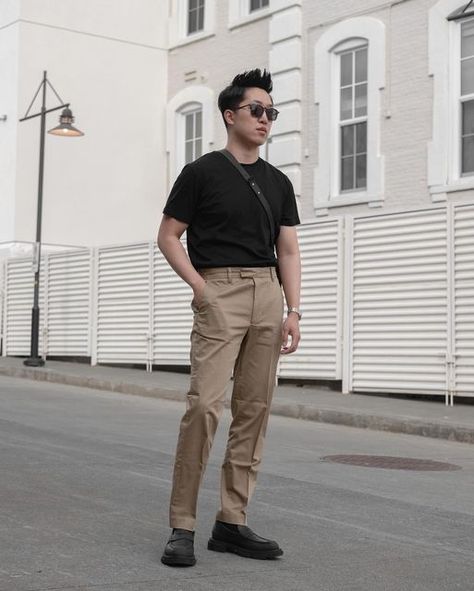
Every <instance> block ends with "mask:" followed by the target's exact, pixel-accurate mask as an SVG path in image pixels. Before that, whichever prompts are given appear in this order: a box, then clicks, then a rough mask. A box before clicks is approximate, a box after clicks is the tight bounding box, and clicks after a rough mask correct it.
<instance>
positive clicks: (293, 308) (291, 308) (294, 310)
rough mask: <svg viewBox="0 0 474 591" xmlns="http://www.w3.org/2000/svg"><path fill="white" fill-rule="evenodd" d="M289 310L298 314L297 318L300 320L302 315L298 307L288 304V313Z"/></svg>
mask: <svg viewBox="0 0 474 591" xmlns="http://www.w3.org/2000/svg"><path fill="white" fill-rule="evenodd" d="M290 312H294V313H295V314H298V319H299V320H301V318H302V317H303V314H302V313H301V311H300V309H299V308H295V307H294V306H290V307H289V308H288V314H289V313H290Z"/></svg>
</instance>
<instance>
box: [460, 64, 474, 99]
mask: <svg viewBox="0 0 474 591" xmlns="http://www.w3.org/2000/svg"><path fill="white" fill-rule="evenodd" d="M471 92H474V58H468V59H465V60H463V61H462V62H461V94H462V95H464V94H470V93H471Z"/></svg>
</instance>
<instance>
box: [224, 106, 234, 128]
mask: <svg viewBox="0 0 474 591" xmlns="http://www.w3.org/2000/svg"><path fill="white" fill-rule="evenodd" d="M234 117H235V113H234V111H232V109H226V110H225V111H224V119H225V122H226V123H227V125H234Z"/></svg>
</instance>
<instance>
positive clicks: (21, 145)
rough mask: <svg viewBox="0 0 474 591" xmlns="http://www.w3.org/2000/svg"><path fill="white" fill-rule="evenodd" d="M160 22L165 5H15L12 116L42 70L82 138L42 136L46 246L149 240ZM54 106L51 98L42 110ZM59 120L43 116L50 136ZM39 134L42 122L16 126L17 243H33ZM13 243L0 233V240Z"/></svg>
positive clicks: (159, 124) (153, 214)
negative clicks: (18, 15) (15, 62)
mask: <svg viewBox="0 0 474 591" xmlns="http://www.w3.org/2000/svg"><path fill="white" fill-rule="evenodd" d="M166 15H167V0H142V1H141V3H140V10H137V4H136V2H133V0H100V1H97V0H82V1H81V2H80V3H79V2H77V1H75V0H43V1H42V2H37V1H35V0H22V1H21V19H20V23H19V47H20V52H19V81H18V84H17V89H16V91H17V96H18V101H17V102H18V105H19V107H18V109H19V113H18V116H19V117H21V116H23V115H24V113H25V111H26V109H27V107H28V105H29V104H30V101H31V99H32V97H33V95H34V93H35V91H36V89H37V87H38V85H39V83H40V81H41V79H42V73H43V70H47V71H48V78H49V80H50V81H51V83H52V84H53V86H54V87H55V89H56V90H57V92H58V93H59V95H60V96H61V98H62V99H63V100H64V101H65V102H70V103H71V107H72V109H73V113H74V115H75V117H76V126H77V127H79V128H80V129H81V130H82V131H84V132H85V136H84V137H81V138H59V137H55V136H51V135H47V136H46V153H45V179H44V207H43V236H42V238H43V240H44V241H45V242H49V243H61V244H76V245H87V246H94V245H98V244H111V243H123V242H129V241H136V240H143V239H150V238H153V237H154V236H155V233H156V227H157V222H158V218H159V213H160V212H161V209H162V206H163V204H164V202H165V199H166V190H165V185H166V175H165V170H166V169H165V159H164V153H165V146H164V128H165V104H166V80H167V53H166V49H165V48H166V35H167V33H166ZM0 38H1V36H0ZM56 104H57V101H56V98H55V97H54V95H53V93H52V92H49V91H48V107H52V106H55V105H56ZM39 106H40V102H39V100H38V101H37V103H36V104H35V107H36V108H35V109H34V111H33V112H37V111H38V110H39ZM59 113H60V112H56V113H52V114H50V115H48V119H47V129H50V128H52V127H54V126H55V125H57V123H58V117H59ZM39 132H40V125H39V119H36V120H35V119H34V120H31V121H26V122H23V123H19V124H18V142H17V160H16V191H15V197H14V199H15V224H14V239H15V240H18V241H21V240H26V241H31V240H34V236H35V224H36V199H37V180H38V156H39ZM11 239H12V237H11V236H8V237H7V236H3V234H2V233H1V232H0V242H2V241H4V240H11Z"/></svg>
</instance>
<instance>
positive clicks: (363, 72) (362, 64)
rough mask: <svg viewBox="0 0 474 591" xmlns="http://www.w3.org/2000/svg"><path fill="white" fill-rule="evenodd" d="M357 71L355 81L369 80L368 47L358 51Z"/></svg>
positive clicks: (356, 59)
mask: <svg viewBox="0 0 474 591" xmlns="http://www.w3.org/2000/svg"><path fill="white" fill-rule="evenodd" d="M355 62H356V71H355V81H356V82H366V81H367V47H366V48H365V49H360V50H359V51H356V58H355Z"/></svg>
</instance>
